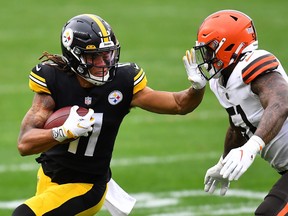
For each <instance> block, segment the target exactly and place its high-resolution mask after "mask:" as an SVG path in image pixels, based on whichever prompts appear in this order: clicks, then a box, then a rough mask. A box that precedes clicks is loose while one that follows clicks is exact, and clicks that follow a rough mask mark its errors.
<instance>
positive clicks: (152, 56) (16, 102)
mask: <svg viewBox="0 0 288 216" xmlns="http://www.w3.org/2000/svg"><path fill="white" fill-rule="evenodd" d="M287 8H288V1H285V0H278V1H277V4H276V2H273V1H268V0H261V1H260V0H255V1H231V0H229V1H228V0H223V1H214V0H206V1H202V0H201V1H200V0H195V1H191V0H179V1H172V0H166V1H161V0H158V1H157V0H145V1H135V0H134V1H133V0H122V1H119V0H110V1H95V0H94V1H92V0H86V1H78V0H77V1H76V0H70V1H68V0H62V1H58V0H50V1H35V0H26V1H25V2H21V3H19V1H17V0H10V1H4V2H2V3H1V8H0V19H1V28H0V47H1V53H0V59H1V60H0V61H1V66H2V70H1V73H0V101H1V106H0V113H1V121H0V131H1V141H2V142H1V145H0V191H1V193H0V215H1V216H8V215H11V212H12V208H13V206H15V205H12V206H10V207H9V206H7V202H9V203H10V202H12V201H17V200H25V199H26V198H28V197H30V196H32V195H33V193H34V191H35V184H36V169H37V166H36V163H35V162H34V159H35V157H36V156H37V155H35V156H29V157H21V156H20V155H19V154H18V151H17V148H16V145H17V137H18V133H19V125H20V122H21V120H22V118H23V116H24V115H25V113H26V111H27V109H28V108H29V107H30V105H31V100H32V98H33V93H32V92H31V91H30V90H29V88H28V75H29V71H30V69H31V68H32V67H33V66H34V65H35V64H36V63H38V60H37V58H38V57H39V56H40V55H41V53H42V52H43V51H49V52H52V53H60V42H59V41H60V31H61V28H62V26H63V24H64V23H65V21H66V20H67V19H69V18H70V17H72V16H74V15H76V14H81V13H95V14H98V15H100V16H102V17H103V18H104V19H106V20H107V21H108V22H109V23H110V24H111V26H112V27H113V29H114V31H115V33H116V35H117V37H118V40H119V41H120V43H121V57H120V59H121V61H122V62H137V63H138V64H139V65H140V66H142V67H143V68H144V69H145V72H146V74H147V76H148V81H149V82H148V83H149V86H150V87H152V88H154V89H159V90H168V91H179V90H182V89H184V88H186V87H188V86H189V82H188V81H187V78H186V74H185V70H184V66H183V64H182V60H181V59H182V56H183V54H184V53H185V50H186V49H189V48H191V47H192V46H193V45H194V42H195V36H196V32H197V28H198V26H199V25H200V24H201V22H202V20H203V19H204V18H205V17H206V16H207V15H209V14H210V13H212V12H214V11H217V10H220V9H237V10H242V11H243V12H245V13H247V14H248V15H250V16H251V17H252V18H253V20H254V22H255V25H256V29H257V32H258V38H259V43H260V48H262V49H267V50H269V51H271V52H272V53H274V54H275V55H276V56H277V57H278V58H279V59H280V61H281V62H282V64H283V66H284V67H285V68H287V66H288V65H287V64H288V63H287V35H288V30H287V29H288V28H287V25H288V22H287ZM227 125H228V122H227V116H226V114H225V112H224V111H223V110H222V109H221V108H220V106H219V105H218V103H217V101H216V99H215V98H214V96H213V95H212V93H211V92H210V90H209V89H207V91H206V95H205V98H204V100H203V103H202V104H201V105H200V106H199V108H198V109H197V110H196V111H195V112H193V113H191V114H188V115H186V116H168V115H157V114H152V113H148V112H145V111H142V110H140V109H137V108H136V109H133V110H131V113H130V114H129V115H128V116H127V118H126V119H125V121H124V122H123V125H122V127H121V128H120V132H119V136H118V138H117V143H116V146H115V151H114V158H113V161H112V169H113V178H114V179H115V180H116V181H117V182H118V183H119V184H120V185H121V186H122V187H123V188H124V189H125V190H126V191H128V192H129V193H131V194H132V195H134V196H135V197H137V199H138V202H137V204H136V206H135V209H134V210H133V212H132V214H131V215H135V216H140V215H143V216H144V215H146V216H147V215H150V216H152V215H153V216H156V215H158V216H160V215H161V216H163V215H166V216H169V215H173V216H175V215H180V216H192V215H201V216H203V215H252V213H253V210H254V209H255V208H256V207H257V205H258V204H259V203H260V202H261V199H262V198H263V197H264V195H265V193H266V192H267V191H268V190H269V189H270V187H271V186H272V184H273V182H275V181H276V179H277V178H278V175H277V173H276V172H275V171H274V170H272V169H271V168H269V165H268V164H267V163H265V162H264V161H263V160H261V159H260V158H257V159H256V161H255V162H254V164H253V165H252V167H251V168H250V169H249V170H248V171H247V173H245V175H244V176H243V177H241V179H240V180H239V181H237V182H233V183H232V184H231V189H232V190H231V194H230V195H229V196H227V197H219V196H215V195H208V194H204V193H203V192H202V189H203V178H204V175H205V172H206V169H207V168H209V167H210V166H212V165H214V163H216V162H217V160H218V158H219V156H220V154H221V152H222V143H223V140H224V134H225V130H226V127H227ZM239 190H241V191H242V190H245V191H246V192H247V193H248V192H252V193H251V195H249V193H248V195H247V196H246V195H245V196H244V195H243V196H240V195H239V194H241V193H240V192H239ZM245 191H244V192H245ZM242 192H243V191H242ZM234 193H235V194H238V195H237V196H236V195H235V196H234V195H233V194H234ZM258 193H260V195H259V196H260V198H259V197H258V198H257V196H256V195H257V194H258ZM227 195H228V194H227ZM255 196H256V198H255ZM99 215H102V216H104V215H108V213H107V211H105V210H103V211H102V212H101V213H100V214H99Z"/></svg>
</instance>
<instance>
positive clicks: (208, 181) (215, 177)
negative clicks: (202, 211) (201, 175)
mask: <svg viewBox="0 0 288 216" xmlns="http://www.w3.org/2000/svg"><path fill="white" fill-rule="evenodd" d="M222 161H223V157H222V156H221V157H220V160H219V161H218V163H217V164H216V165H215V166H213V167H211V168H210V169H208V170H207V172H206V175H205V179H204V184H205V187H204V191H205V192H209V193H211V194H212V193H214V191H215V189H216V187H217V186H218V184H219V183H220V187H221V189H220V195H221V196H224V195H225V194H226V192H227V190H228V188H229V185H230V182H229V180H228V179H224V178H223V177H222V176H221V175H220V170H221V169H222V168H223V164H222Z"/></svg>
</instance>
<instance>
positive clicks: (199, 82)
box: [183, 48, 207, 89]
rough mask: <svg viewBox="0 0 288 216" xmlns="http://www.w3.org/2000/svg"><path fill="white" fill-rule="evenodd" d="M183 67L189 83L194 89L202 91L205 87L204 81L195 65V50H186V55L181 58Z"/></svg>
mask: <svg viewBox="0 0 288 216" xmlns="http://www.w3.org/2000/svg"><path fill="white" fill-rule="evenodd" d="M183 62H184V66H185V68H186V72H187V75H188V80H189V81H190V82H191V84H192V87H193V88H194V89H202V88H204V87H205V85H206V82H207V81H206V79H205V77H204V76H203V75H202V74H201V72H200V71H199V69H198V65H197V64H196V56H195V50H194V49H193V48H192V49H191V51H189V50H186V55H185V56H183Z"/></svg>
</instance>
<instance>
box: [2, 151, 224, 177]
mask: <svg viewBox="0 0 288 216" xmlns="http://www.w3.org/2000/svg"><path fill="white" fill-rule="evenodd" d="M218 157H219V153H216V152H207V153H199V154H184V155H173V156H163V157H161V156H149V157H148V156H147V157H145V156H144V157H135V158H120V159H113V160H112V163H111V167H112V168H113V167H119V166H138V165H143V164H167V163H175V162H178V161H194V160H196V161H197V160H200V159H203V158H206V159H214V158H215V159H217V158H218ZM38 167H39V165H38V164H37V163H36V162H35V163H22V164H6V165H5V164H2V165H0V173H5V172H21V171H22V172H26V171H34V170H37V169H38Z"/></svg>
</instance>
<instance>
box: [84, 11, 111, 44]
mask: <svg viewBox="0 0 288 216" xmlns="http://www.w3.org/2000/svg"><path fill="white" fill-rule="evenodd" d="M85 15H86V16H88V17H90V18H91V19H93V20H94V21H95V22H96V23H97V25H98V26H99V28H100V30H101V34H102V37H103V40H104V42H109V38H108V36H109V34H108V32H107V29H106V28H105V26H104V25H103V23H102V22H101V21H100V19H99V18H98V17H97V16H94V15H92V14H85Z"/></svg>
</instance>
